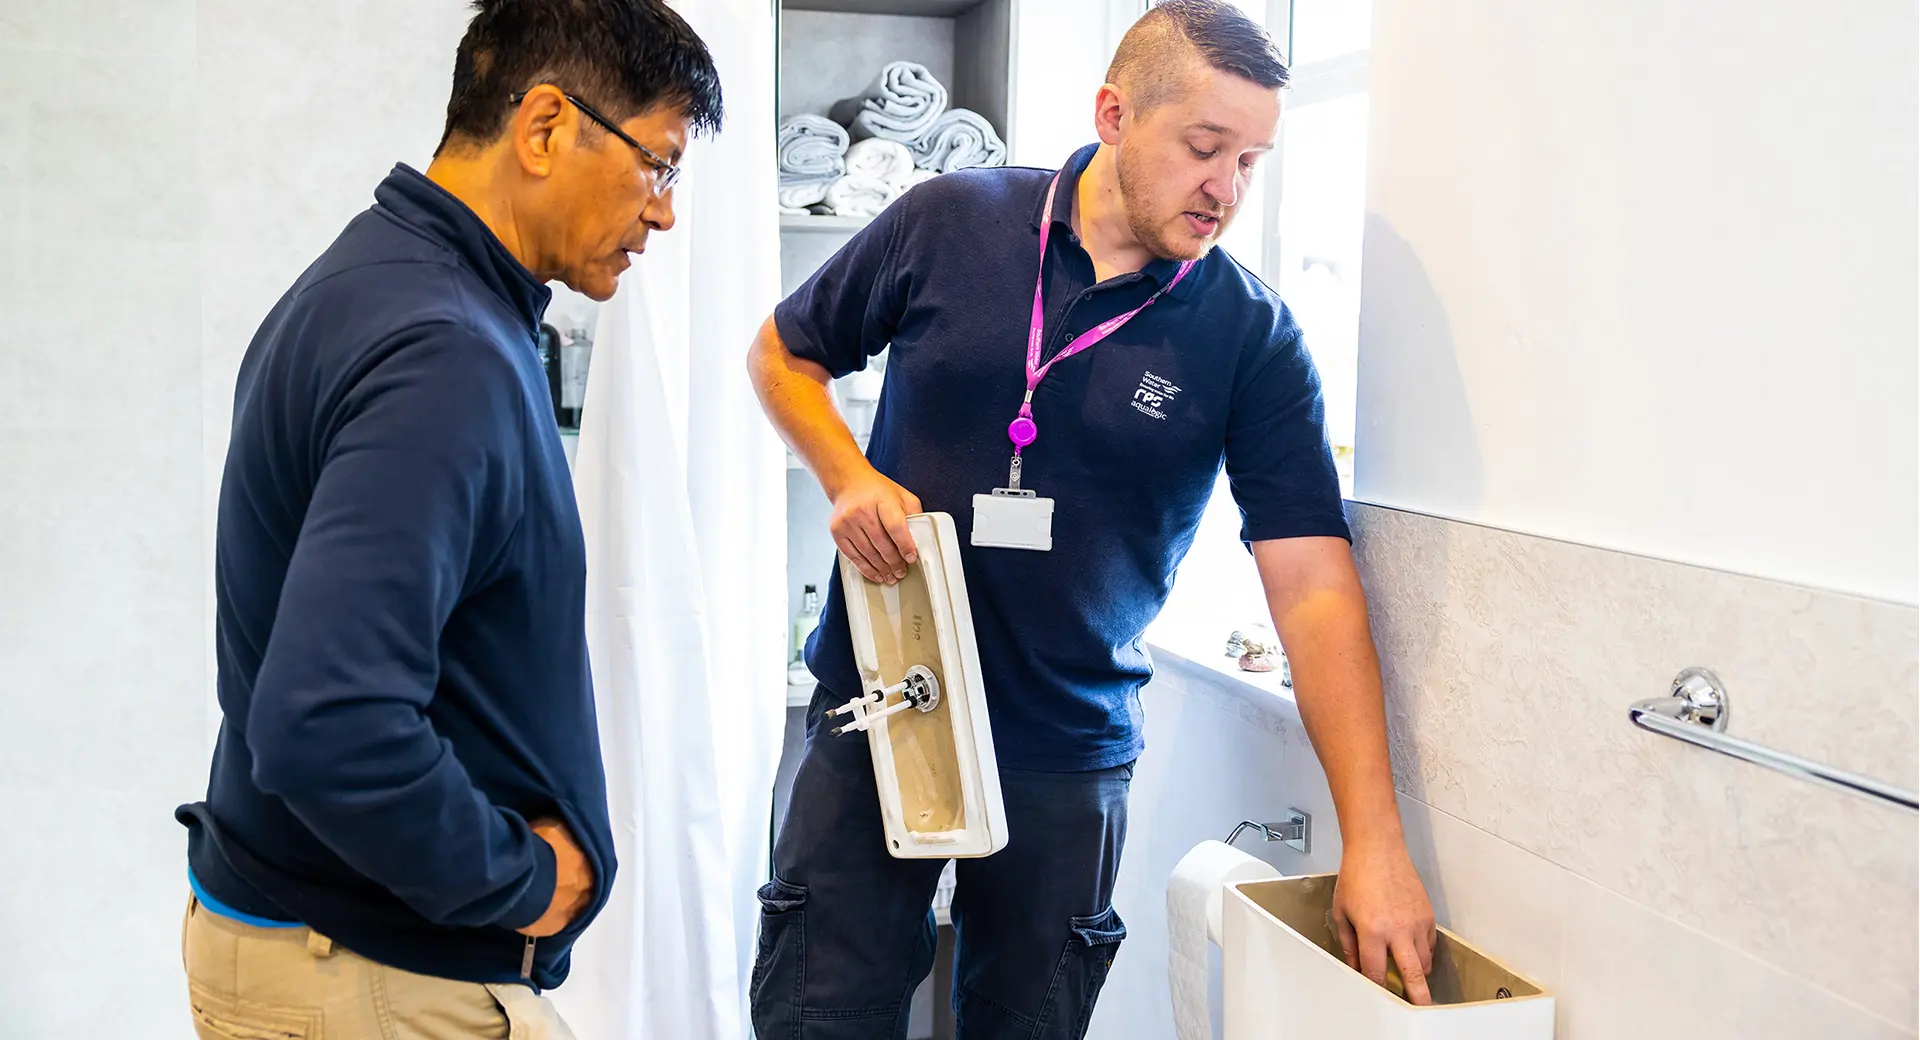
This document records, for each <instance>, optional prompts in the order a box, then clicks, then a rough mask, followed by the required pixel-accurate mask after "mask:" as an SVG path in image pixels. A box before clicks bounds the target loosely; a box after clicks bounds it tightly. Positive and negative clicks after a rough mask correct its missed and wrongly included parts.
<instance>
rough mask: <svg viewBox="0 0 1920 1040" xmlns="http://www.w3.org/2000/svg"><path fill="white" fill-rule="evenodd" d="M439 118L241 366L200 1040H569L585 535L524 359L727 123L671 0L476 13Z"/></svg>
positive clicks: (206, 817)
mask: <svg viewBox="0 0 1920 1040" xmlns="http://www.w3.org/2000/svg"><path fill="white" fill-rule="evenodd" d="M475 7H476V9H477V13H476V15H475V16H474V18H473V21H472V23H471V25H470V26H469V27H468V30H467V33H466V36H465V38H464V39H463V40H462V41H461V43H460V47H459V50H458V52H457V54H456V57H455V62H454V74H453V95H452V99H451V101H450V102H449V103H448V106H447V122H446V132H445V135H444V136H443V138H442V140H441V142H440V146H439V148H438V150H437V151H436V153H435V155H434V159H433V162H432V163H431V164H430V165H429V166H428V167H427V169H426V172H425V173H424V174H422V173H419V172H416V171H414V170H413V169H410V168H408V167H406V166H404V165H402V166H397V167H395V168H394V170H393V172H392V173H391V174H390V175H388V176H387V178H386V179H385V180H384V181H382V182H381V183H380V184H379V186H378V187H376V188H375V189H374V205H373V207H372V208H371V209H369V210H368V211H366V212H365V213H362V214H360V215H359V216H358V217H356V218H354V220H353V221H352V222H350V223H349V224H348V225H347V227H346V230H345V231H344V232H343V233H342V234H341V236H340V237H339V238H338V239H337V240H336V241H335V242H334V243H333V245H332V246H331V247H329V248H328V249H327V251H326V252H325V253H323V254H322V255H321V256H320V258H319V259H318V260H316V261H315V262H314V264H313V265H312V266H311V267H309V268H308V269H307V271H306V272H305V273H304V274H303V275H301V277H300V279H299V280H298V281H297V282H295V283H294V285H293V287H292V288H291V289H289V290H288V291H287V293H286V295H285V296H283V297H282V298H281V300H280V302H279V303H278V305H276V306H275V307H274V309H273V311H272V312H271V313H270V314H269V315H268V316H267V319H266V321H265V322H264V323H262V324H261V326H260V330H259V332H258V333H257V334H256V335H255V337H254V339H253V342H252V344H251V346H250V347H249V348H248V351H247V354H246V358H245V360H244V362H243V363H242V365H241V370H240V377H239V386H238V390H237V393H236V395H235V400H234V417H233V437H232V445H231V447H230V448H229V450H228V455H227V463H226V471H225V476H224V479H223V481H222V485H221V492H220V511H219V535H218V551H217V564H216V566H217V570H218V581H217V600H218V603H217V611H218V617H217V621H218V630H217V634H216V637H217V647H218V655H219V696H220V706H221V710H222V712H223V713H224V718H223V721H222V724H221V728H220V736H219V744H218V746H217V748H216V750H215V751H214V756H213V765H212V770H211V778H210V780H209V783H208V789H207V796H206V800H205V801H203V802H198V803H194V804H191V805H186V806H182V807H181V808H180V809H179V811H178V813H177V816H178V818H179V819H180V821H181V822H182V823H183V824H185V825H186V827H187V829H188V832H189V839H188V857H187V864H188V880H189V883H190V885H191V887H192V891H193V898H192V900H191V901H190V902H189V904H188V911H187V921H186V929H185V939H184V956H185V961H186V970H187V977H188V982H189V991H190V996H191V1001H192V1007H193V1015H194V1024H195V1027H196V1028H197V1029H198V1030H199V1033H200V1035H201V1036H202V1037H230V1036H268V1035H271V1036H306V1035H317V1034H315V1033H312V1032H309V1030H312V1029H314V1028H316V1027H317V1026H318V1025H319V1024H320V1023H324V1026H325V1030H326V1035H328V1036H353V1037H362V1036H365V1037H372V1036H385V1037H406V1038H436V1037H468V1036H506V1035H508V1033H509V1031H511V1033H512V1035H513V1036H515V1037H523V1036H524V1037H529V1038H531V1037H552V1036H566V1035H569V1034H568V1033H567V1032H566V1028H565V1026H564V1025H563V1024H561V1023H560V1022H559V1020H558V1017H557V1016H556V1015H555V1014H554V1013H553V1010H552V1007H551V1005H550V1004H549V1003H548V1002H547V1001H546V1000H545V999H544V998H543V997H541V996H540V995H539V994H540V991H541V990H542V989H545V988H550V987H553V986H557V985H559V984H560V983H561V982H562V981H563V980H564V979H565V978H566V976H567V972H568V966H569V964H568V961H569V957H568V954H569V950H570V948H571V947H572V944H573V942H574V940H575V939H576V938H577V937H578V936H579V935H580V933H581V931H582V930H583V929H585V928H586V926H587V924H588V922H590V921H591V920H592V919H593V917H594V915H595V914H596V913H598V912H599V910H600V909H601V907H602V906H603V905H605V903H606V900H607V895H608V893H609V891H610V890H611V887H612V884H613V877H614V862H613V837H612V832H611V826H610V823H609V819H608V813H607V802H606V781H605V775H604V772H603V769H602V765H601V757H600V748H599V743H598V727H597V724H596V721H595V718H594V706H593V692H592V688H591V679H590V675H589V672H588V667H587V647H586V635H585V622H584V612H585V588H586V586H585V546H584V543H583V540H582V537H581V530H580V519H579V515H578V513H577V512H576V511H575V507H574V496H573V487H572V482H571V480H570V478H569V475H568V471H567V464H566V458H565V455H564V454H563V452H562V449H561V445H560V440H559V433H558V430H557V428H556V427H555V424H554V421H553V415H552V412H551V406H550V404H549V400H550V398H549V395H548V390H547V384H546V378H545V375H544V374H543V372H542V370H541V367H540V363H539V361H538V359H537V357H536V353H535V340H536V337H537V335H538V332H539V328H540V320H541V316H542V313H543V311H544V310H545V308H546V305H547V302H548V300H549V298H550V295H551V294H550V291H549V290H548V289H547V288H546V283H547V282H549V281H553V280H559V281H561V282H564V283H566V284H567V285H569V286H571V287H572V288H574V289H575V290H577V291H579V292H582V293H584V294H586V295H587V296H590V297H592V298H594V299H597V300H605V299H607V298H609V297H611V296H612V295H613V292H614V289H615V287H616V284H617V282H618V280H619V277H620V274H621V272H623V271H625V270H626V268H627V266H628V265H629V264H630V263H631V258H632V257H633V256H634V255H635V254H638V253H641V252H643V251H644V250H645V249H646V244H647V238H648V236H649V235H650V234H652V233H653V232H656V231H666V230H668V229H669V228H671V227H672V226H673V221H674V216H673V197H672V194H671V192H672V189H673V186H674V182H675V181H676V180H677V179H678V175H679V172H680V169H679V167H678V166H677V165H676V164H677V163H678V161H679V159H680V156H681V153H682V151H683V149H684V148H685V146H686V143H687V141H688V139H689V138H690V137H691V136H692V135H694V134H697V133H703V132H712V131H715V130H717V129H718V128H719V125H720V119H721V96H720V84H719V78H718V75H717V73H716V72H715V69H714V65H713V60H712V58H711V56H710V55H709V54H708V52H707V49H706V47H705V45H704V44H703V43H702V42H701V41H700V39H699V38H698V37H697V36H696V35H695V34H694V33H693V31H692V30H691V29H689V28H688V26H687V24H686V23H685V22H684V21H683V20H682V19H681V18H680V17H679V16H677V15H675V14H674V13H673V12H672V11H671V10H670V9H669V8H668V7H667V6H666V4H665V3H663V2H661V0H480V2H478V3H476V4H475Z"/></svg>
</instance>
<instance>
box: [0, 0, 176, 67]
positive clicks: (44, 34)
mask: <svg viewBox="0 0 1920 1040" xmlns="http://www.w3.org/2000/svg"><path fill="white" fill-rule="evenodd" d="M194 2H195V0H140V2H138V3H126V2H125V0H13V2H10V3H7V4H4V5H0V47H20V48H34V49H39V50H53V51H67V52H74V53H83V54H168V55H171V54H191V53H192V52H193V22H194Z"/></svg>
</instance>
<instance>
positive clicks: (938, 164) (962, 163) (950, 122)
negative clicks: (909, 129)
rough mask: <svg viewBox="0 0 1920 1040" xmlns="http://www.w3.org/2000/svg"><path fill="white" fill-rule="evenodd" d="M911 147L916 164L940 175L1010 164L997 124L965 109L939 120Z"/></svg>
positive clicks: (941, 117)
mask: <svg viewBox="0 0 1920 1040" xmlns="http://www.w3.org/2000/svg"><path fill="white" fill-rule="evenodd" d="M909 147H910V148H911V149H912V150H913V162H914V165H916V166H918V167H920V168H921V169H923V170H936V171H938V172H940V173H952V172H953V171H955V170H968V169H973V168H974V167H977V166H1005V165H1006V164H1007V146H1006V143H1005V142H1003V141H1001V140H1000V135H999V134H997V133H995V132H994V130H993V124H992V123H989V122H988V121H987V117H986V116H983V115H981V114H980V113H978V112H974V111H971V110H969V109H964V108H956V109H954V110H953V111H951V112H947V113H945V114H943V115H941V116H940V117H939V118H938V119H935V120H934V121H933V123H932V125H930V126H929V127H928V128H927V132H926V133H924V134H922V135H921V136H920V137H918V138H915V139H914V141H913V143H912V144H911V145H909Z"/></svg>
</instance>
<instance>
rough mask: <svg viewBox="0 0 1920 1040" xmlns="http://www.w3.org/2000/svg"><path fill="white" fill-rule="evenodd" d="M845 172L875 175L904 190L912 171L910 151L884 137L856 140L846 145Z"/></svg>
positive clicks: (911, 154) (909, 185) (904, 146)
mask: <svg viewBox="0 0 1920 1040" xmlns="http://www.w3.org/2000/svg"><path fill="white" fill-rule="evenodd" d="M847 172H848V173H858V174H862V175H864V176H868V177H873V178H877V179H879V180H883V181H886V182H887V183H888V184H891V185H894V186H895V187H897V188H899V189H900V190H902V191H905V190H906V189H907V188H909V187H911V186H912V185H911V183H910V182H909V181H908V180H907V178H909V177H911V176H913V173H914V166H913V153H912V152H910V151H908V150H907V146H906V145H904V144H901V143H900V142H898V141H889V140H887V139H886V138H884V137H869V138H867V139H866V140H864V141H855V142H854V144H853V147H851V148H849V149H847Z"/></svg>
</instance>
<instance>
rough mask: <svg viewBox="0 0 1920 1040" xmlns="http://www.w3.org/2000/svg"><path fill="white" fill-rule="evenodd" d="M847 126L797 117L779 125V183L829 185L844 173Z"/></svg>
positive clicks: (802, 116)
mask: <svg viewBox="0 0 1920 1040" xmlns="http://www.w3.org/2000/svg"><path fill="white" fill-rule="evenodd" d="M849 143H851V142H850V141H849V139H848V138H847V130H846V127H843V126H841V125H840V124H839V123H836V122H834V121H833V120H831V119H828V118H827V117H825V116H816V115H799V116H794V117H793V118H792V119H789V120H787V121H786V122H784V123H781V124H780V180H781V182H782V183H790V182H796V181H800V180H824V181H826V182H828V183H832V182H833V181H835V180H838V179H839V178H840V177H841V176H843V175H845V174H846V172H847V145H848V144H849Z"/></svg>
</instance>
